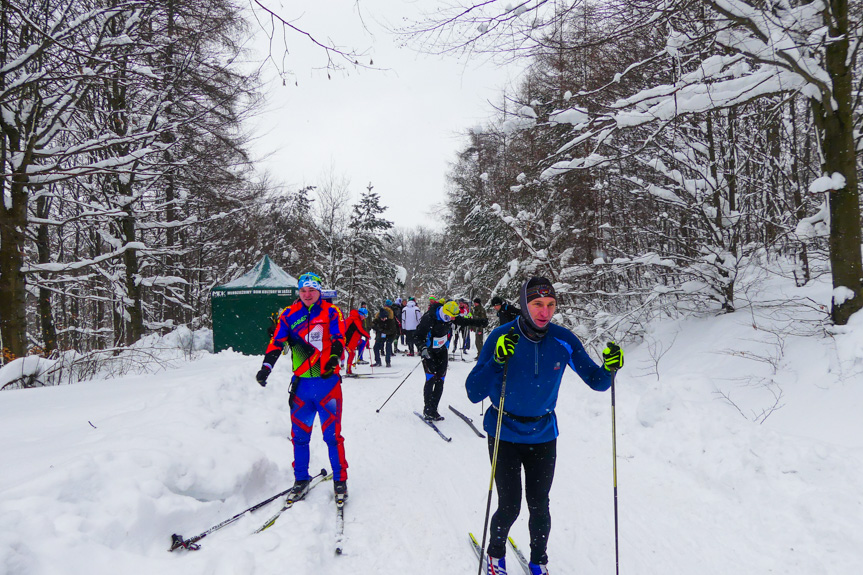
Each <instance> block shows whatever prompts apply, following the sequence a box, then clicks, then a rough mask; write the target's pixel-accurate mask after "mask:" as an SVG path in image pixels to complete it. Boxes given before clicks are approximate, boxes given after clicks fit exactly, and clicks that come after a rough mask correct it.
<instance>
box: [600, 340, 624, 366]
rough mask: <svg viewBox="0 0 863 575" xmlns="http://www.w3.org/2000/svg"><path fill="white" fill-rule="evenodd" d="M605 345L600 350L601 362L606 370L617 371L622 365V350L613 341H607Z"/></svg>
mask: <svg viewBox="0 0 863 575" xmlns="http://www.w3.org/2000/svg"><path fill="white" fill-rule="evenodd" d="M606 346H607V347H606V348H605V349H604V350H602V363H603V364H605V369H607V370H608V371H617V370H618V369H620V368H621V367H623V350H622V349H620V346H619V345H617V344H616V343H614V342H613V341H610V342H608V343H607V344H606Z"/></svg>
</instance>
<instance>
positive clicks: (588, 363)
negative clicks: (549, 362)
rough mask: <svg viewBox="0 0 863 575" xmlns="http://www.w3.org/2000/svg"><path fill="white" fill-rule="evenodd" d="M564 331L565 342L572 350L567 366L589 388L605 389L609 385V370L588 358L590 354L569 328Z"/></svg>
mask: <svg viewBox="0 0 863 575" xmlns="http://www.w3.org/2000/svg"><path fill="white" fill-rule="evenodd" d="M565 333H566V334H568V337H566V339H567V343H569V345H570V346H571V347H572V351H571V353H570V355H569V367H571V368H572V369H573V371H575V373H577V374H578V376H579V377H580V378H581V379H582V380H583V381H584V383H586V384H587V385H588V386H589V387H590V388H591V389H594V390H596V391H605V390H606V389H608V388H609V387H611V372H610V371H608V370H607V369H605V368H604V367H602V366H601V365H597V364H596V363H594V361H593V360H592V359H590V356H589V355H588V354H587V351H586V350H585V349H584V346H583V345H582V343H581V341H579V339H578V338H577V337H576V336H575V334H573V333H572V332H570V331H569V330H566V332H565Z"/></svg>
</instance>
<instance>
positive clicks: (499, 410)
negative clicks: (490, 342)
mask: <svg viewBox="0 0 863 575" xmlns="http://www.w3.org/2000/svg"><path fill="white" fill-rule="evenodd" d="M512 330H513V328H509V333H512ZM508 370H509V358H507V360H506V363H504V364H503V381H502V382H501V384H500V405H499V406H498V408H497V426H496V427H495V431H494V449H493V450H492V455H491V479H489V482H488V501H487V502H486V504H485V522H484V523H483V526H482V545H481V546H480V554H479V569H478V570H477V572H476V573H477V575H482V563H483V561H482V559H483V557H482V556H483V555H485V543H486V536H487V535H488V518H489V514H490V513H491V492H492V490H493V489H494V474H495V471H497V449H498V447H499V446H500V426H501V424H502V423H503V400H504V398H505V397H506V372H507V371H508ZM493 406H494V403H492V407H493Z"/></svg>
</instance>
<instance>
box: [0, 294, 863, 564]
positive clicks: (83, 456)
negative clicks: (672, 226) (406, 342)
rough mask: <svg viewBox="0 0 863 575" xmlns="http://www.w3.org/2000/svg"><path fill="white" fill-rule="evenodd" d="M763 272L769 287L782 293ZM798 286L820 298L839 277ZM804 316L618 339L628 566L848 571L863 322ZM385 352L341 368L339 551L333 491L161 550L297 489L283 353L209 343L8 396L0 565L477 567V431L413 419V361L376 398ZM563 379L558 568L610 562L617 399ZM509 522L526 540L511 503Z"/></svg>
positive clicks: (453, 382) (483, 473)
mask: <svg viewBox="0 0 863 575" xmlns="http://www.w3.org/2000/svg"><path fill="white" fill-rule="evenodd" d="M777 286H778V287H777ZM777 286H773V287H772V288H771V290H768V291H766V292H764V293H769V294H770V297H767V296H762V297H761V300H762V301H763V302H766V301H767V300H771V299H775V296H776V290H777V289H780V287H783V286H784V288H783V289H786V290H791V289H793V288H789V287H787V284H777ZM794 295H795V296H796V297H797V298H798V301H801V302H803V301H805V300H803V298H804V297H808V298H812V299H813V300H815V301H817V302H820V303H822V304H827V303H828V302H829V297H830V291H829V288H826V287H820V288H818V287H816V288H812V289H809V290H797V291H795V292H794ZM807 313H808V312H806V311H805V309H804V308H803V305H802V303H801V306H800V307H799V308H793V307H789V306H787V305H785V306H779V307H770V306H765V305H759V306H758V307H757V308H754V309H746V308H743V309H739V310H738V312H736V313H734V314H732V315H728V316H723V317H718V318H709V319H688V320H683V321H679V322H666V323H663V324H660V325H656V326H652V328H651V331H650V334H649V337H648V338H647V339H646V340H645V341H644V342H643V343H642V344H640V345H638V346H634V345H630V346H628V347H626V348H625V349H626V366H625V368H624V370H623V371H622V372H621V373H620V375H619V377H618V380H617V410H616V411H617V413H616V419H617V433H618V436H617V449H618V485H619V507H620V562H621V565H620V572H621V573H626V574H634V575H635V574H637V575H650V574H657V575H669V574H677V573H698V574H700V575H708V574H716V575H726V574H731V573H733V574H735V575H743V574H752V575H755V574H759V575H760V574H765V573H779V574H789V575H790V574H799V575H818V574H822V573H823V574H825V575H828V574H829V575H853V574H856V573H859V572H860V567H861V565H863V547H861V545H860V543H859V540H860V535H861V534H863V489H861V487H863V485H861V477H863V417H861V416H860V410H861V407H863V326H861V325H859V324H860V323H861V322H863V318H860V320H859V321H857V322H856V324H858V325H852V326H849V328H847V329H846V330H844V331H846V333H843V334H839V335H837V336H836V337H835V339H834V338H829V337H826V336H824V335H823V334H822V335H821V336H818V337H814V336H811V335H808V336H807V334H810V333H818V330H819V326H818V324H817V322H811V323H806V322H801V321H799V320H800V319H803V318H805V317H807ZM791 317H794V318H797V320H798V321H795V322H793V323H789V321H788V320H789V319H790V318H791ZM795 333H796V334H799V335H794V334H795ZM625 343H626V342H624V344H625ZM592 355H593V356H594V357H598V356H597V354H596V353H595V352H593V353H592ZM471 359H472V356H471ZM393 364H394V368H393V369H392V372H388V371H387V370H383V369H377V370H376V372H375V373H376V374H386V375H387V376H389V377H388V378H376V379H351V380H346V381H345V383H344V395H345V416H344V428H343V432H344V436H345V447H346V452H347V457H348V461H349V463H350V469H349V476H350V479H349V482H348V483H349V486H350V490H351V500H350V502H349V504H348V507H347V525H346V533H347V543H346V551H345V554H344V555H343V556H340V557H337V556H335V555H334V553H333V545H334V543H333V538H334V531H335V509H334V505H333V495H332V489H331V486H330V484H323V485H321V486H320V487H318V488H317V489H315V490H314V491H312V492H311V494H310V496H309V498H308V499H307V500H305V501H303V502H300V503H298V504H297V505H296V506H295V507H294V508H293V509H291V510H290V511H288V512H287V513H286V515H284V516H283V517H282V518H281V519H280V520H279V521H278V522H277V523H276V525H275V526H274V527H273V528H271V529H269V530H267V531H265V532H263V533H261V534H257V535H253V534H252V531H253V530H254V529H255V528H256V527H257V526H258V525H259V524H260V523H261V522H262V521H263V520H264V519H265V518H266V517H268V516H269V515H270V514H271V513H272V511H273V510H274V507H276V506H277V505H278V504H277V503H274V504H272V505H271V506H269V507H266V508H264V509H262V510H260V511H257V512H256V513H254V514H250V515H247V516H245V517H243V518H242V519H240V520H239V521H238V522H236V523H234V524H233V525H230V526H228V527H225V528H224V529H222V530H220V531H218V532H216V533H214V534H212V535H210V536H208V537H206V538H205V539H203V540H202V541H201V544H202V549H201V550H200V551H196V552H186V551H179V552H174V553H168V551H167V549H168V546H169V544H170V536H171V534H172V533H179V534H182V535H183V536H185V537H191V536H193V535H196V534H198V533H200V532H202V531H204V530H206V529H207V528H209V527H211V526H213V525H215V524H217V523H219V522H221V521H223V520H224V519H227V518H229V517H231V516H232V515H234V514H235V513H237V512H239V511H241V510H243V509H245V508H247V507H250V506H251V505H253V504H255V503H257V502H259V501H261V500H263V499H265V498H267V497H269V496H271V495H273V494H275V493H278V492H279V491H282V490H284V489H287V488H288V487H289V486H290V485H291V483H292V472H291V460H292V456H291V444H290V441H289V440H288V439H287V436H288V435H289V433H290V422H289V417H288V413H287V409H286V402H287V395H288V389H287V384H288V380H289V374H288V363H287V362H282V363H280V364H279V365H278V366H277V367H276V370H275V372H274V374H273V376H272V377H271V379H270V381H271V383H270V385H269V386H268V387H267V388H265V389H262V388H260V387H259V386H258V385H257V384H256V383H255V382H254V374H255V372H256V371H257V369H258V368H259V366H260V357H246V356H242V355H238V354H234V353H230V352H223V353H220V354H218V355H215V356H214V355H210V354H201V355H200V356H199V357H198V358H197V359H196V360H195V361H192V362H186V363H184V364H182V365H181V367H179V368H177V369H175V370H172V371H168V372H165V371H163V372H160V373H156V374H151V375H142V376H129V377H125V378H122V379H112V380H105V381H92V382H87V383H81V384H77V385H69V386H61V387H51V388H41V389H30V390H17V391H6V392H3V393H0V432H2V437H3V439H4V441H3V443H2V447H0V460H2V462H3V464H2V467H3V471H2V474H0V573H2V574H4V575H5V574H8V575H56V574H79V573H87V574H88V575H101V574H106V575H107V574H110V575H118V574H119V575H138V574H141V575H144V574H146V575H152V574H154V573H159V574H160V575H171V574H183V575H193V574H208V575H209V574H226V575H227V574H237V573H242V574H246V575H251V574H260V575H266V574H285V573H295V574H312V573H316V574H330V573H333V574H336V573H351V574H352V575H371V574H376V575H377V574H380V573H419V574H426V573H427V574H443V573H466V574H469V573H476V564H475V561H474V559H473V555H472V553H471V550H470V548H469V546H468V544H467V532H468V531H474V532H475V533H477V534H478V535H481V532H482V522H483V518H484V512H485V501H486V495H487V493H488V481H489V477H488V473H489V464H488V459H487V452H486V445H485V441H484V440H482V439H479V438H477V437H476V436H475V435H474V433H473V432H472V431H471V430H470V429H469V428H468V427H467V425H465V424H464V423H463V422H461V421H460V420H458V419H457V418H456V417H454V416H453V415H452V413H451V412H450V411H449V410H448V409H442V410H441V411H442V413H444V415H446V416H447V419H446V421H444V422H442V423H441V428H442V430H443V431H444V432H445V433H446V434H448V435H450V436H452V438H453V440H452V442H451V443H446V442H444V441H442V440H441V439H440V438H439V437H438V436H437V435H435V434H434V432H433V431H431V430H430V429H429V428H428V427H426V426H425V425H424V424H423V423H421V422H420V421H419V420H418V419H417V418H416V417H415V416H414V415H413V413H412V412H413V410H415V409H419V408H420V407H421V405H422V393H421V388H422V381H423V377H422V372H421V369H417V370H416V371H415V372H414V373H413V375H412V376H411V377H410V378H409V379H408V381H407V383H405V385H404V386H403V387H402V389H401V390H400V391H399V392H398V393H397V394H396V395H395V396H394V397H393V399H392V400H391V401H390V402H389V403H388V404H387V405H386V407H385V408H384V409H383V410H382V411H381V412H380V413H379V414H378V413H375V410H376V409H377V408H378V407H380V405H381V403H383V401H384V400H385V399H386V398H387V396H388V395H389V394H390V393H391V392H392V390H393V389H394V388H395V387H396V385H398V383H399V382H400V381H401V377H393V376H397V375H401V376H402V377H403V376H404V375H406V374H407V372H408V371H409V370H410V369H411V368H412V367H414V366H415V365H416V361H415V358H407V357H404V356H400V357H397V358H396V359H394V361H393ZM473 365H474V364H473V362H472V361H470V362H461V361H455V362H452V363H451V364H450V372H449V376H448V378H447V384H446V388H445V391H444V398H443V402H442V407H443V408H446V406H447V405H448V404H452V405H453V406H455V407H456V408H458V409H460V410H462V411H464V412H465V413H467V414H468V415H470V416H471V417H473V418H474V420H475V421H479V420H480V417H479V414H480V407H479V406H478V405H473V404H470V403H469V402H468V401H467V399H466V397H465V394H464V389H463V382H464V379H465V377H466V375H467V373H468V372H469V370H470V369H471V367H472V366H473ZM366 370H368V367H367V366H366ZM565 384H566V385H565V386H564V389H563V391H562V393H561V399H560V402H559V404H558V416H559V422H560V427H561V436H560V440H559V446H558V448H559V452H558V468H557V474H556V477H555V483H554V487H553V488H552V493H551V495H552V516H553V522H554V524H553V528H552V534H551V540H550V544H549V558H550V563H549V567H550V569H551V572H552V573H554V574H556V575H564V574H570V573H571V574H576V573H609V574H611V573H614V538H613V532H614V522H613V499H612V457H611V439H612V438H611V410H610V395H609V394H608V393H596V392H593V391H591V390H590V389H589V388H587V386H585V385H583V384H582V383H581V382H580V381H579V380H578V379H577V378H576V377H575V376H574V375H572V373H571V372H569V373H568V374H567V376H566V380H565ZM321 467H328V464H327V459H326V449H325V446H324V444H323V442H322V441H321V439H320V432H319V431H316V432H315V434H314V436H313V442H312V469H319V468H321ZM513 535H514V537H515V539H516V541H517V542H519V543H520V544H521V546H522V547H525V548H526V547H527V542H528V537H527V520H526V508H523V514H522V516H521V517H520V518H519V520H518V522H517V524H516V526H515V528H514V530H513ZM511 571H513V572H515V570H514V569H511Z"/></svg>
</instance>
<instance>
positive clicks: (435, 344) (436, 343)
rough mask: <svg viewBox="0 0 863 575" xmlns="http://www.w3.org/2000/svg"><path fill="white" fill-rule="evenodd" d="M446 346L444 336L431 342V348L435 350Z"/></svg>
mask: <svg viewBox="0 0 863 575" xmlns="http://www.w3.org/2000/svg"><path fill="white" fill-rule="evenodd" d="M445 345H446V336H442V337H436V338H434V339H433V340H432V347H433V348H435V349H437V348H439V347H443V346H445Z"/></svg>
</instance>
